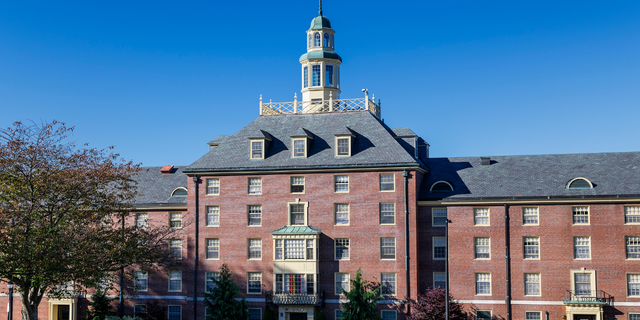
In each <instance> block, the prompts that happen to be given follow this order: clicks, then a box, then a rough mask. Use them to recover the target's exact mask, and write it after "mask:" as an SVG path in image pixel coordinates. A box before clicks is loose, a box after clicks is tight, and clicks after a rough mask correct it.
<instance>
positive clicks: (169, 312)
mask: <svg viewBox="0 0 640 320" xmlns="http://www.w3.org/2000/svg"><path fill="white" fill-rule="evenodd" d="M172 307H177V308H179V310H180V312H179V315H180V317H179V318H178V319H177V320H182V306H179V305H168V306H167V320H176V319H173V318H171V308H172Z"/></svg>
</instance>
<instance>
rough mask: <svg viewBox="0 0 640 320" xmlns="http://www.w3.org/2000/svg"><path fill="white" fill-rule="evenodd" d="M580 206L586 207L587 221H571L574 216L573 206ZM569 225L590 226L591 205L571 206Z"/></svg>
mask: <svg viewBox="0 0 640 320" xmlns="http://www.w3.org/2000/svg"><path fill="white" fill-rule="evenodd" d="M582 207H586V208H587V223H575V222H574V221H573V217H574V211H573V210H574V209H575V208H582ZM571 225H573V226H590V225H591V207H590V206H571Z"/></svg>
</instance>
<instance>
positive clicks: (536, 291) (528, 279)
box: [524, 273, 540, 296]
mask: <svg viewBox="0 0 640 320" xmlns="http://www.w3.org/2000/svg"><path fill="white" fill-rule="evenodd" d="M524 287H525V289H524V294H525V295H532V296H539V295H540V274H539V273H525V275H524Z"/></svg>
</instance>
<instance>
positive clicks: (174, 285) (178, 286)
mask: <svg viewBox="0 0 640 320" xmlns="http://www.w3.org/2000/svg"><path fill="white" fill-rule="evenodd" d="M181 290H182V271H169V291H181Z"/></svg>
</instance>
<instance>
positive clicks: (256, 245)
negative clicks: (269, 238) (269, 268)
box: [247, 239, 262, 259]
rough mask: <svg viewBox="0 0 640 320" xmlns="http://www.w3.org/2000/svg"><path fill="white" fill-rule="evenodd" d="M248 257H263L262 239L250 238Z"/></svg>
mask: <svg viewBox="0 0 640 320" xmlns="http://www.w3.org/2000/svg"><path fill="white" fill-rule="evenodd" d="M248 246H249V247H248V249H247V251H248V253H247V254H248V257H249V259H262V240H261V239H249V243H248Z"/></svg>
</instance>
